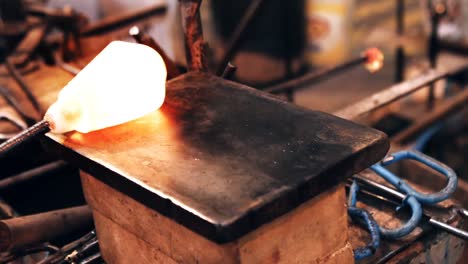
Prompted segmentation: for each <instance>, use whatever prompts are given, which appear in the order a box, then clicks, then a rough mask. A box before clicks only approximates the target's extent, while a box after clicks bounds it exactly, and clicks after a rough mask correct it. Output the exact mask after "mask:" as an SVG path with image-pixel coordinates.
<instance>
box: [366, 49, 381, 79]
mask: <svg viewBox="0 0 468 264" xmlns="http://www.w3.org/2000/svg"><path fill="white" fill-rule="evenodd" d="M364 56H366V58H367V60H366V62H365V64H364V65H365V67H366V69H367V70H368V71H369V72H371V73H374V72H377V71H379V70H380V69H382V67H383V65H384V55H383V53H382V52H381V51H380V50H379V49H377V48H370V49H368V50H366V51H365V52H364Z"/></svg>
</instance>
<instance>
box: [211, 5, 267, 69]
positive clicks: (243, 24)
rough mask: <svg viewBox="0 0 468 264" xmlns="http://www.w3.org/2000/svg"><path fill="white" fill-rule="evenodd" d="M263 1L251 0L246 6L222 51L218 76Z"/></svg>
mask: <svg viewBox="0 0 468 264" xmlns="http://www.w3.org/2000/svg"><path fill="white" fill-rule="evenodd" d="M264 2H265V1H264V0H252V1H251V3H250V5H249V6H248V7H247V10H246V12H245V14H244V16H243V17H242V18H241V20H240V21H239V24H238V26H237V27H236V29H235V30H234V32H233V33H232V37H231V39H229V42H228V44H227V48H226V52H225V53H224V55H223V57H222V59H221V61H220V62H219V64H218V66H217V68H216V74H217V75H218V76H221V74H223V72H224V69H225V68H226V65H227V64H228V63H229V61H232V59H233V56H234V54H235V53H236V52H237V50H238V49H239V47H240V45H241V44H242V42H243V41H244V38H245V35H246V32H247V28H248V27H249V25H250V24H251V23H252V21H253V18H255V17H256V16H257V14H258V11H259V10H260V6H261V5H262V3H264Z"/></svg>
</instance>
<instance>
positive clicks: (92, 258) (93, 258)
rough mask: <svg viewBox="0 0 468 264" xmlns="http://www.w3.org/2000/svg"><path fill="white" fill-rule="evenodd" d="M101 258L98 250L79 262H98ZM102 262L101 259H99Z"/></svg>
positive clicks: (84, 263) (88, 263) (85, 263)
mask: <svg viewBox="0 0 468 264" xmlns="http://www.w3.org/2000/svg"><path fill="white" fill-rule="evenodd" d="M101 259H102V257H101V253H100V252H97V253H95V254H93V255H91V256H89V257H87V258H85V259H83V260H82V261H81V262H80V263H79V264H92V263H100V262H98V261H100V260H101ZM101 262H102V261H101Z"/></svg>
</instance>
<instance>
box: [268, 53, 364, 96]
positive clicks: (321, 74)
mask: <svg viewBox="0 0 468 264" xmlns="http://www.w3.org/2000/svg"><path fill="white" fill-rule="evenodd" d="M366 61H367V57H366V56H365V55H363V56H359V57H358V58H355V59H352V60H350V61H347V62H345V63H343V64H340V65H337V66H335V67H333V68H326V69H323V70H319V71H316V72H311V73H307V74H305V75H303V76H301V77H298V78H296V79H292V80H289V81H286V82H283V83H279V84H276V85H273V86H270V87H267V88H266V89H264V91H265V92H269V93H275V94H276V93H283V92H286V91H288V90H290V91H292V90H294V91H297V90H300V89H301V88H304V87H303V86H304V85H305V84H312V83H316V82H319V81H322V80H324V79H327V78H330V77H331V76H333V75H335V74H337V73H340V72H342V71H344V70H347V69H349V68H352V67H355V66H357V65H361V64H363V63H364V62H366Z"/></svg>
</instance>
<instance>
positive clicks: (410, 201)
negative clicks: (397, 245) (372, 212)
mask: <svg viewBox="0 0 468 264" xmlns="http://www.w3.org/2000/svg"><path fill="white" fill-rule="evenodd" d="M358 191H359V185H358V184H357V182H356V181H353V184H352V185H351V187H350V189H349V198H348V209H349V208H353V207H354V208H355V207H356V202H357V193H358ZM403 204H407V205H409V206H410V208H411V218H410V219H409V220H408V221H407V222H406V223H405V224H403V225H402V226H400V227H398V228H395V229H387V228H384V227H381V226H378V225H377V227H378V228H379V231H380V233H381V234H382V236H384V237H386V238H392V239H396V238H400V237H403V236H406V235H408V234H409V233H411V232H412V231H413V230H414V229H415V228H416V227H417V226H418V223H419V221H420V220H421V217H422V213H423V212H422V207H421V204H420V203H419V202H418V201H417V200H416V198H414V197H411V196H407V197H406V198H405V199H404V200H403ZM348 213H349V210H348Z"/></svg>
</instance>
